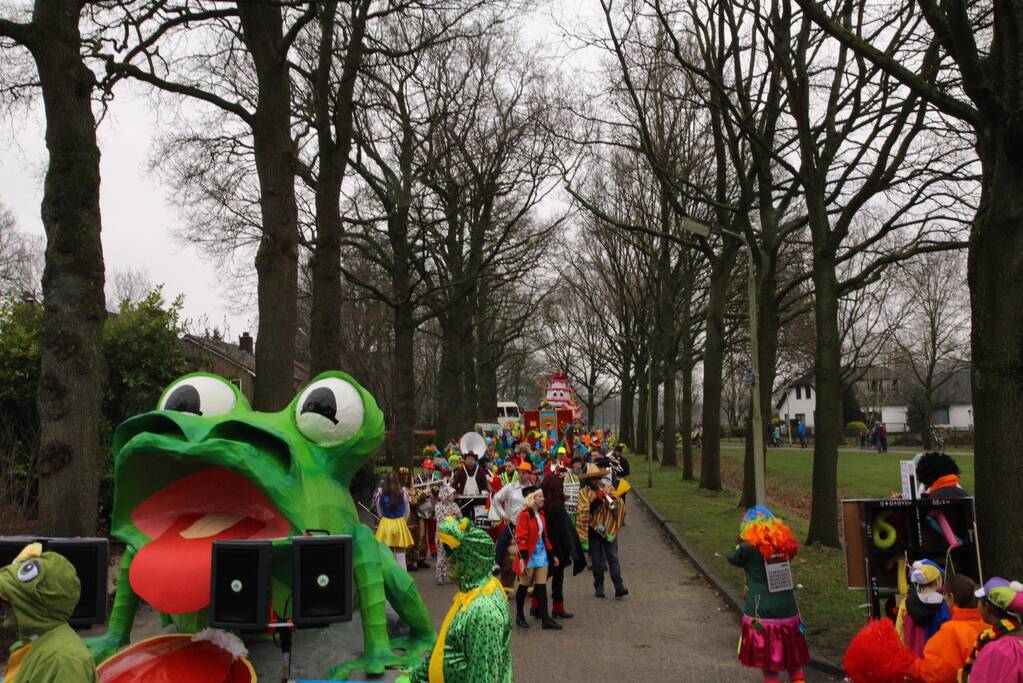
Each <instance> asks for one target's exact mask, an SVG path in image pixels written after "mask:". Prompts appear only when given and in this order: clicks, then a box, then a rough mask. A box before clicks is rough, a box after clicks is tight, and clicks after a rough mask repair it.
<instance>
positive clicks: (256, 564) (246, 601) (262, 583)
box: [210, 541, 271, 630]
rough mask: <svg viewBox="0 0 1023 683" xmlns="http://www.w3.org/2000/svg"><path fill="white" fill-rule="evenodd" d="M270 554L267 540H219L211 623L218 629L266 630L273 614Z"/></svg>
mask: <svg viewBox="0 0 1023 683" xmlns="http://www.w3.org/2000/svg"><path fill="white" fill-rule="evenodd" d="M270 551H271V544H270V543H269V542H263V541H216V542H214V543H213V566H212V569H211V572H212V574H211V592H212V595H211V596H210V598H211V606H212V617H211V619H210V622H211V624H212V625H213V626H215V627H217V628H231V629H241V630H262V629H264V628H266V625H267V623H268V622H269V614H270V605H269V600H270Z"/></svg>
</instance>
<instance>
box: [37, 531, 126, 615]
mask: <svg viewBox="0 0 1023 683" xmlns="http://www.w3.org/2000/svg"><path fill="white" fill-rule="evenodd" d="M46 550H47V551H48V552H55V553H59V554H61V555H63V556H64V557H66V558H67V560H68V561H69V562H70V563H71V564H72V565H73V566H74V568H75V571H76V572H77V573H78V580H79V582H81V584H82V595H81V597H79V598H78V604H77V605H75V610H74V612H72V613H71V620H70V622H69V623H70V624H71V625H72V626H92V625H94V624H102V623H103V622H105V621H106V620H107V570H108V569H109V567H110V542H109V541H107V539H105V538H50V539H48V540H47V543H46Z"/></svg>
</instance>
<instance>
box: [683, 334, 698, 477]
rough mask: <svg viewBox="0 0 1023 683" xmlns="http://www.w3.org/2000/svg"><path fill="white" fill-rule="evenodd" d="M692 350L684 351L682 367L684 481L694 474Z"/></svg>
mask: <svg viewBox="0 0 1023 683" xmlns="http://www.w3.org/2000/svg"><path fill="white" fill-rule="evenodd" d="M689 353H690V352H687V351H683V358H685V359H687V360H686V361H683V362H684V363H685V366H684V367H683V368H682V424H681V425H679V431H681V432H682V481H692V480H693V479H694V476H693V363H692V361H691V360H688V359H689V358H690V356H689Z"/></svg>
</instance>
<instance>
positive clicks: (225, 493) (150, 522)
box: [128, 467, 291, 614]
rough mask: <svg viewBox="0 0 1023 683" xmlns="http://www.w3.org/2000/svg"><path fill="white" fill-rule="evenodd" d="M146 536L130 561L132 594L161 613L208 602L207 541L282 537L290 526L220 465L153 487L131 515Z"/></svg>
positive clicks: (243, 480)
mask: <svg viewBox="0 0 1023 683" xmlns="http://www.w3.org/2000/svg"><path fill="white" fill-rule="evenodd" d="M131 521H132V523H133V524H134V525H135V526H136V527H138V529H139V530H140V531H142V533H144V534H145V535H146V536H149V537H150V538H151V539H153V540H151V541H150V542H149V543H146V544H145V545H144V546H142V548H141V550H139V552H138V555H136V556H135V559H134V560H132V563H131V567H130V569H129V573H128V578H129V580H130V582H131V587H132V589H133V590H134V591H135V593H136V594H137V595H138V596H139V597H141V598H142V599H143V600H145V601H146V602H148V603H149V604H150V605H152V606H153V608H154V609H156V610H158V611H160V612H163V613H165V614H188V613H190V612H197V611H199V610H201V609H203V608H205V607H206V606H207V605H209V604H210V561H211V558H212V554H213V542H214V541H222V540H226V539H270V538H281V537H285V536H288V534H289V532H290V531H291V524H290V523H289V522H288V520H287V519H286V518H285V517H284V515H282V514H281V513H280V512H279V511H278V510H277V508H276V507H274V505H273V503H271V502H270V500H269V499H268V498H267V497H266V494H265V493H263V492H262V491H260V490H259V489H258V488H257V487H256V486H255V485H253V484H252V482H250V481H249V480H248V479H246V478H245V477H243V476H241V475H240V474H235V473H234V472H231V471H229V470H226V469H224V468H222V467H213V468H211V469H207V470H202V471H201V472H196V473H195V474H191V475H189V476H187V477H184V478H183V479H179V480H178V481H176V482H174V483H173V484H170V485H168V486H166V487H164V488H163V489H161V490H159V491H157V492H156V493H154V494H153V495H151V496H150V497H149V498H147V499H146V500H144V501H142V502H141V503H139V505H138V506H137V507H136V508H135V509H134V510H133V511H132V513H131Z"/></svg>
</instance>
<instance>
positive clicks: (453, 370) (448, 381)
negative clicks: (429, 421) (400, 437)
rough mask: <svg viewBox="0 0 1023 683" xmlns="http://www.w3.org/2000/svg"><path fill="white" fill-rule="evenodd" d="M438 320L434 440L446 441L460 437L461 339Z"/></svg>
mask: <svg viewBox="0 0 1023 683" xmlns="http://www.w3.org/2000/svg"><path fill="white" fill-rule="evenodd" d="M446 317H447V316H444V317H442V319H441V351H440V367H439V369H438V371H437V421H436V424H437V438H438V439H440V440H441V441H444V440H445V439H450V438H455V439H457V438H458V437H459V436H461V434H462V432H461V431H459V429H460V428H461V417H460V416H459V414H458V413H459V411H460V404H461V401H462V366H461V362H460V360H459V356H460V354H461V344H462V342H461V339H460V338H459V336H458V333H457V331H456V330H454V329H452V327H453V325H452V323H450V322H449V321H447V320H445V319H444V318H446Z"/></svg>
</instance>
